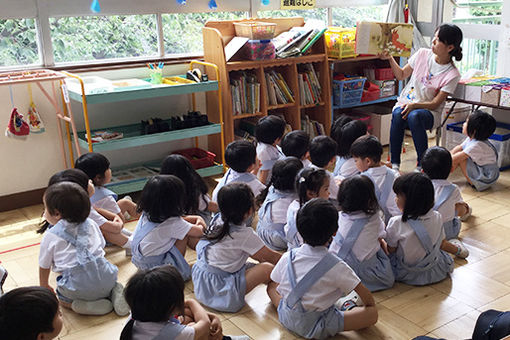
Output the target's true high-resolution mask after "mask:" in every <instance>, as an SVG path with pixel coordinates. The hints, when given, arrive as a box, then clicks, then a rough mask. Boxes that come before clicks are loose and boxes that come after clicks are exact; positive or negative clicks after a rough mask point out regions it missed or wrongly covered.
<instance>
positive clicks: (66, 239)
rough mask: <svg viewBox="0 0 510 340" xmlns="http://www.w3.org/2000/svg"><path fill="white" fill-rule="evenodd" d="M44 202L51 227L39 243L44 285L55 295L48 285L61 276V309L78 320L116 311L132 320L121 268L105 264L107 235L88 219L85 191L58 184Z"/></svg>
mask: <svg viewBox="0 0 510 340" xmlns="http://www.w3.org/2000/svg"><path fill="white" fill-rule="evenodd" d="M43 202H44V209H45V210H44V218H45V219H46V221H48V222H49V223H50V224H51V225H53V227H52V228H50V229H49V230H48V232H46V233H45V234H44V236H43V239H42V241H41V249H40V253H39V282H40V285H41V286H42V287H46V288H49V289H52V288H51V286H50V284H49V282H48V279H49V275H50V270H51V269H52V270H53V271H54V272H57V273H60V275H59V276H58V277H57V289H56V291H57V296H58V298H59V300H60V302H61V303H62V305H63V306H65V307H67V308H71V309H72V310H73V311H75V312H76V313H79V314H89V315H103V314H107V313H109V312H111V310H112V307H113V309H114V310H115V313H117V314H118V315H126V314H128V313H129V308H128V306H127V305H126V302H125V301H124V297H123V295H122V291H123V289H124V287H123V286H122V284H120V283H118V282H117V267H116V266H114V265H113V264H111V263H110V262H108V260H106V259H105V257H104V250H103V248H104V246H105V241H104V238H103V235H101V231H100V230H99V227H98V226H97V224H96V223H95V222H94V221H92V220H91V219H89V218H88V216H89V214H90V200H89V197H88V195H87V193H86V192H85V190H83V188H81V187H80V186H79V185H78V184H76V183H72V182H61V183H56V184H53V185H51V186H50V187H48V189H46V192H45V193H44V197H43ZM110 300H111V302H110ZM112 305H113V306H112Z"/></svg>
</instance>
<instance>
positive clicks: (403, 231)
mask: <svg viewBox="0 0 510 340" xmlns="http://www.w3.org/2000/svg"><path fill="white" fill-rule="evenodd" d="M418 220H420V221H421V222H422V223H423V225H424V226H425V229H426V230H427V232H428V233H429V236H430V239H431V241H432V243H433V244H436V243H437V242H440V241H442V240H444V238H445V233H444V228H443V221H442V219H441V214H440V213H438V212H437V211H434V210H433V209H430V211H429V212H428V213H426V214H425V215H423V216H420V217H419V218H418ZM386 242H387V243H388V246H390V247H393V248H396V247H401V248H402V251H403V254H404V262H405V263H406V264H409V265H413V264H416V263H417V262H418V261H420V260H421V259H423V258H424V257H425V255H426V252H425V249H424V248H423V246H422V244H421V242H420V240H419V239H418V236H416V234H415V233H414V230H413V229H412V228H411V226H410V225H409V223H407V222H402V216H395V217H392V218H391V219H390V221H389V222H388V226H387V227H386Z"/></svg>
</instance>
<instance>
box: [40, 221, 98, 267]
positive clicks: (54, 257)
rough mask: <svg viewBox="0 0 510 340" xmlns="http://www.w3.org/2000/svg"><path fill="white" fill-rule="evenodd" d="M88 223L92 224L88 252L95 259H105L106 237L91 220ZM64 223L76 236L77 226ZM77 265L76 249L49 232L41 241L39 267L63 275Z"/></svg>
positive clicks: (89, 231)
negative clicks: (66, 270)
mask: <svg viewBox="0 0 510 340" xmlns="http://www.w3.org/2000/svg"><path fill="white" fill-rule="evenodd" d="M88 221H89V222H90V225H91V228H89V229H87V236H88V242H87V250H88V251H89V252H90V253H91V254H92V255H93V256H94V257H103V256H104V250H103V248H104V246H105V240H104V237H103V235H102V234H101V230H99V227H98V225H97V224H96V223H95V222H94V221H92V220H90V219H89V220H88ZM63 222H64V228H65V229H66V230H67V231H68V232H70V233H71V234H73V229H74V234H76V227H75V226H76V225H74V226H73V224H72V223H69V222H67V221H65V220H63ZM76 265H78V256H77V255H76V248H75V247H74V246H73V245H72V244H70V243H69V242H67V241H66V240H64V239H63V238H61V237H59V236H57V235H56V234H54V233H52V232H51V231H49V230H47V231H46V232H45V233H44V236H43V238H42V240H41V247H40V251H39V267H41V268H44V269H49V268H51V269H52V270H53V271H54V272H57V273H61V272H62V271H64V270H65V269H71V268H73V267H75V266H76Z"/></svg>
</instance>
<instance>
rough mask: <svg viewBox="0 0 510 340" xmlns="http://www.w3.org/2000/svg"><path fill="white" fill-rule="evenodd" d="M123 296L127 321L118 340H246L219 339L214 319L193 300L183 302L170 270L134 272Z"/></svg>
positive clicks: (219, 330)
mask: <svg viewBox="0 0 510 340" xmlns="http://www.w3.org/2000/svg"><path fill="white" fill-rule="evenodd" d="M124 294H125V296H126V301H127V302H128V304H129V307H131V318H130V319H129V321H128V322H127V324H126V325H125V326H124V329H123V330H122V333H121V335H120V340H153V339H174V340H185V339H186V340H187V339H199V340H200V339H211V340H220V339H225V340H227V339H232V340H248V339H249V338H248V337H247V336H237V337H236V336H234V337H228V336H223V331H222V328H221V322H220V320H219V318H218V317H217V316H216V315H214V314H212V313H207V312H206V310H205V309H204V308H203V307H202V306H201V305H200V304H199V303H198V302H197V301H195V300H193V299H189V300H184V280H183V279H182V276H181V275H180V274H179V272H178V271H177V269H175V268H174V267H172V266H162V267H158V268H153V269H149V270H141V271H138V273H136V274H135V275H133V276H132V277H131V278H130V279H129V281H128V283H127V285H126V289H125V292H124ZM174 315H178V319H176V318H175V317H174Z"/></svg>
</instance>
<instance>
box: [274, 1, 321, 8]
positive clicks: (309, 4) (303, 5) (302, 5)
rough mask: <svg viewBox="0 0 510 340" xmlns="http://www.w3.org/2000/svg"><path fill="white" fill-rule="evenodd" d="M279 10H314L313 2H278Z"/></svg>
mask: <svg viewBox="0 0 510 340" xmlns="http://www.w3.org/2000/svg"><path fill="white" fill-rule="evenodd" d="M280 1H281V6H280V8H281V9H312V8H315V0H280Z"/></svg>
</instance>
